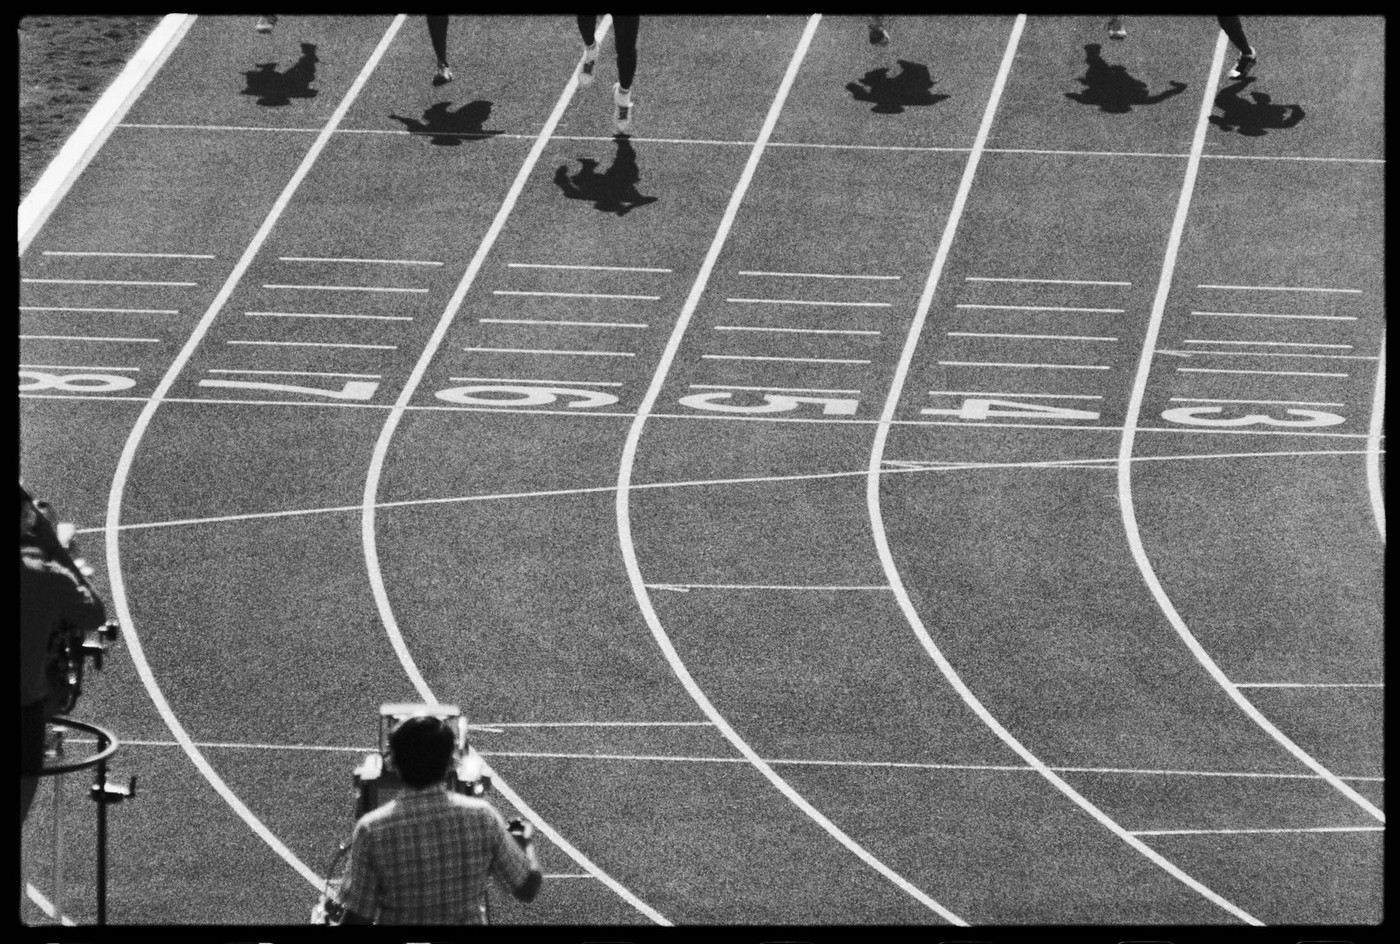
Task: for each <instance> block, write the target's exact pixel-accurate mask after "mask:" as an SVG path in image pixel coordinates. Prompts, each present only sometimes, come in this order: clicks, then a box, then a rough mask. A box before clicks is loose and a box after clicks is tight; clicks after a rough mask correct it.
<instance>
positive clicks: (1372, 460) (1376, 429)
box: [1366, 331, 1385, 541]
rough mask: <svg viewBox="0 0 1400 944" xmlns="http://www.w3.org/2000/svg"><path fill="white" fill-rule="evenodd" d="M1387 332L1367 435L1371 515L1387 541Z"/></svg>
mask: <svg viewBox="0 0 1400 944" xmlns="http://www.w3.org/2000/svg"><path fill="white" fill-rule="evenodd" d="M1384 418H1385V332H1384V331H1382V332H1381V351H1380V356H1379V357H1378V358H1377V361H1376V397H1375V400H1374V401H1372V403H1371V425H1370V428H1369V430H1368V432H1367V435H1366V487H1367V491H1369V492H1370V493H1371V514H1372V515H1373V516H1374V517H1375V519H1376V530H1377V531H1379V532H1380V535H1381V540H1382V541H1384V540H1385V490H1384V489H1383V488H1382V487H1381V451H1382V450H1381V430H1382V429H1383V428H1384V426H1385V424H1384V423H1383V422H1382V420H1383V419H1384Z"/></svg>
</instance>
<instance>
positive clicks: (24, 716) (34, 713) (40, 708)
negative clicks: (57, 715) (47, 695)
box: [19, 701, 46, 777]
mask: <svg viewBox="0 0 1400 944" xmlns="http://www.w3.org/2000/svg"><path fill="white" fill-rule="evenodd" d="M45 727H46V723H45V721H44V702H43V701H36V702H34V703H33V704H32V705H22V706H20V709H19V773H20V776H21V777H32V776H34V775H35V774H37V773H38V772H39V771H40V770H43V768H44V729H45Z"/></svg>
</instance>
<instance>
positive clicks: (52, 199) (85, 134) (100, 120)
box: [19, 13, 195, 256]
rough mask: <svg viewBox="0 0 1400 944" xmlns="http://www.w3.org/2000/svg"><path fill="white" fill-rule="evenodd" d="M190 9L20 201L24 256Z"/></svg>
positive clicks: (171, 44) (159, 30) (91, 113)
mask: <svg viewBox="0 0 1400 944" xmlns="http://www.w3.org/2000/svg"><path fill="white" fill-rule="evenodd" d="M194 19H195V18H194V17H193V16H191V15H189V14H188V13H170V14H167V15H166V16H164V17H163V18H162V19H161V21H160V23H159V24H158V25H157V26H156V28H155V29H154V30H152V31H151V34H150V35H149V36H147V37H146V40H145V42H143V43H142V44H141V46H140V48H138V49H137V50H136V53H135V55H133V56H132V57H131V59H130V60H129V61H128V62H127V64H126V65H125V66H124V67H123V68H122V71H121V72H120V73H119V74H118V75H117V77H116V79H115V80H114V81H113V82H112V84H111V85H109V86H107V90H106V91H105V92H103V93H102V97H101V98H99V99H98V100H97V101H96V103H94V104H93V106H92V107H91V108H90V109H88V113H87V116H86V117H84V118H83V120H82V121H81V122H80V123H79V124H78V127H77V128H76V129H75V130H74V131H73V133H72V134H71V135H69V137H68V140H67V141H64V142H63V147H61V148H60V149H59V151H58V154H57V155H56V156H55V157H54V159H53V160H52V161H50V162H49V165H48V167H46V168H44V172H43V174H41V175H40V176H39V179H38V180H37V181H35V183H34V186H33V187H32V188H31V189H30V191H29V195H28V196H26V197H25V198H24V199H23V200H22V201H20V205H19V254H20V255H21V256H23V255H24V253H25V250H27V249H28V248H29V244H30V243H31V242H33V240H34V237H35V235H37V234H38V232H39V229H40V228H41V227H42V226H43V225H44V223H45V222H46V221H47V220H48V218H49V214H50V213H52V212H53V210H54V207H56V206H58V202H59V201H60V200H62V199H63V196H64V194H66V193H67V192H68V188H69V187H71V186H72V185H73V181H75V180H77V179H78V175H79V174H81V173H82V172H83V168H85V167H86V166H87V164H88V162H89V161H91V160H92V158H93V156H94V155H96V154H97V152H98V150H99V149H101V147H102V145H103V144H104V143H105V142H106V140H107V138H108V137H110V136H111V134H112V132H113V130H115V129H116V128H117V127H119V126H120V123H121V120H122V118H123V117H124V116H125V115H126V112H127V110H128V109H129V108H130V107H131V105H132V103H133V102H135V101H136V99H137V98H138V97H139V96H140V95H141V93H142V92H143V91H144V90H145V88H146V86H147V85H149V84H150V82H151V80H152V79H153V78H155V75H156V73H157V72H159V71H160V67H161V66H162V65H163V64H164V63H165V60H166V59H168V58H169V57H170V54H171V53H172V52H174V51H175V47H176V46H177V45H178V44H179V43H180V40H182V39H183V38H184V36H185V33H187V32H188V31H189V28H190V26H191V25H193V23H194Z"/></svg>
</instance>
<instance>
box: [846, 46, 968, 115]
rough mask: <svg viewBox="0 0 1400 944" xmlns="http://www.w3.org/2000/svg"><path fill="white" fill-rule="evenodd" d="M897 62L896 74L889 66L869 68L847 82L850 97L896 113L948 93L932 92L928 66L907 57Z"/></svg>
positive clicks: (885, 112) (878, 111)
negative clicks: (854, 80)
mask: <svg viewBox="0 0 1400 944" xmlns="http://www.w3.org/2000/svg"><path fill="white" fill-rule="evenodd" d="M897 61H898V62H899V72H898V74H896V75H894V76H891V75H890V70H889V69H887V68H886V69H871V70H870V71H869V72H867V73H865V75H863V76H861V77H860V80H859V81H857V82H848V83H846V89H847V90H848V91H849V92H850V93H851V97H852V98H854V99H855V100H856V101H858V102H873V103H874V105H875V107H874V108H872V109H870V110H871V111H873V112H874V113H875V114H877V115H898V114H900V113H902V112H903V111H904V109H905V108H911V107H914V106H918V105H937V104H938V103H939V102H941V101H943V100H944V99H946V98H949V97H950V96H947V95H935V94H933V77H932V76H930V75H929V72H928V66H926V65H923V64H922V63H918V62H909V61H908V60H906V59H900V60H897Z"/></svg>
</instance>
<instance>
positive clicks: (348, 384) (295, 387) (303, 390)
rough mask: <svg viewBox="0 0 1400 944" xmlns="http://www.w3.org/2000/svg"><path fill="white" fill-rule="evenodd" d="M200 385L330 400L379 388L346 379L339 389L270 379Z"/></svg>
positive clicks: (356, 396) (361, 397) (370, 394)
mask: <svg viewBox="0 0 1400 944" xmlns="http://www.w3.org/2000/svg"><path fill="white" fill-rule="evenodd" d="M199 385H200V386H201V387H226V388H231V389H234V390H271V391H274V392H277V393H300V394H305V395H309V396H313V397H329V398H330V399H332V400H368V399H370V398H371V397H373V396H374V391H376V390H378V389H379V384H377V383H374V382H373V381H369V380H347V381H345V385H344V386H343V387H341V388H340V389H339V390H333V389H327V388H325V387H303V386H301V385H300V384H286V383H274V382H272V381H270V380H201V381H200V382H199Z"/></svg>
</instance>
